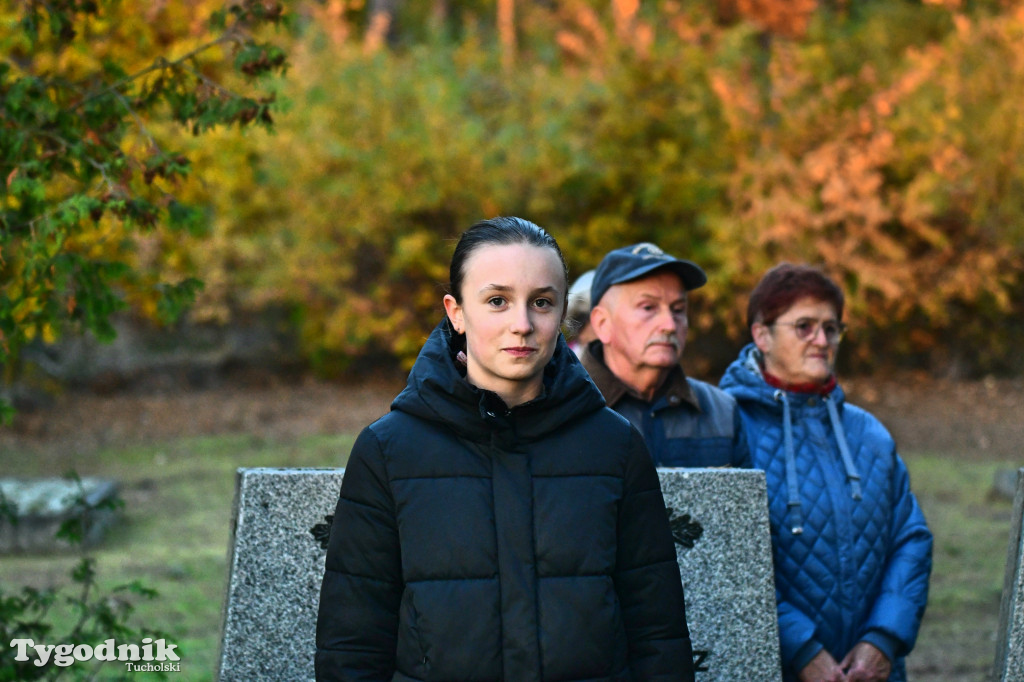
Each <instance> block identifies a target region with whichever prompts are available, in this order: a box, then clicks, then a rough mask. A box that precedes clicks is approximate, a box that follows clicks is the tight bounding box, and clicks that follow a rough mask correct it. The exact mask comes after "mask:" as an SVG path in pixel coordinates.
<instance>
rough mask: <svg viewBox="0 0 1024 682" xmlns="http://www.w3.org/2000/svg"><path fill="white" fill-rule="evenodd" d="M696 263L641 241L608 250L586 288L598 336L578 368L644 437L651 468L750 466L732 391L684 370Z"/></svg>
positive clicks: (699, 278)
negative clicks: (689, 299) (689, 309)
mask: <svg viewBox="0 0 1024 682" xmlns="http://www.w3.org/2000/svg"><path fill="white" fill-rule="evenodd" d="M706 282H707V276H706V275H705V274H704V271H703V270H701V269H700V267H698V266H697V265H696V264H694V263H691V262H690V261H687V260H682V259H679V258H675V257H673V256H670V255H668V254H666V253H665V252H664V251H662V250H661V249H659V248H658V247H657V246H655V245H654V244H649V243H642V244H634V245H633V246H627V247H625V248H621V249H616V250H614V251H612V252H611V253H609V254H608V255H606V256H605V257H604V260H602V261H601V264H600V265H598V267H597V269H596V271H595V272H594V279H593V282H592V284H591V288H590V300H591V305H592V309H591V311H590V324H591V326H592V328H593V331H594V333H595V334H596V336H597V339H596V340H594V341H592V342H590V343H589V344H588V345H587V347H586V349H585V351H584V353H583V357H582V362H583V366H584V367H585V368H586V369H587V371H588V372H590V376H591V378H593V380H594V383H596V384H597V387H598V388H599V389H600V390H601V393H602V394H604V398H605V400H606V401H607V403H608V405H609V406H610V407H611V408H612V409H614V410H615V411H616V412H618V413H619V414H621V415H622V416H623V417H625V418H626V419H628V420H629V421H630V422H631V423H632V424H633V426H635V427H636V428H637V430H639V431H640V433H641V434H643V437H644V440H645V441H646V442H647V447H648V449H649V450H650V451H651V456H652V457H653V458H654V463H655V465H656V466H661V467H724V466H734V467H749V466H750V451H749V449H748V447H747V441H746V437H745V435H744V433H743V429H742V427H741V421H740V417H739V413H738V412H737V410H736V401H735V400H734V399H733V398H732V396H729V395H727V394H726V393H725V392H723V391H721V390H719V389H718V388H717V387H715V386H712V385H710V384H708V383H705V382H703V381H698V380H696V379H691V378H688V377H687V376H686V374H685V373H684V372H683V368H682V366H681V365H680V359H681V358H682V355H683V349H684V348H685V346H686V334H687V330H688V328H689V320H688V317H687V303H688V296H689V294H688V292H689V291H691V290H693V289H696V288H698V287H701V286H703V285H704V284H705V283H706Z"/></svg>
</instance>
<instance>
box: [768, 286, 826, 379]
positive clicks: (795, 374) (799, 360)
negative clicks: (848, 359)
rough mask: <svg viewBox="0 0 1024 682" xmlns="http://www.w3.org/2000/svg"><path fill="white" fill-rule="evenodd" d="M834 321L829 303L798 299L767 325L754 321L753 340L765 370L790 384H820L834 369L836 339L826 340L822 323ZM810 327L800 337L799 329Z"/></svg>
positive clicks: (812, 299) (804, 329)
mask: <svg viewBox="0 0 1024 682" xmlns="http://www.w3.org/2000/svg"><path fill="white" fill-rule="evenodd" d="M828 323H831V325H836V326H837V325H838V324H839V320H838V319H837V318H836V311H835V308H834V307H833V306H832V304H831V303H826V302H825V301H820V300H818V299H816V298H801V299H798V300H797V301H796V302H795V303H794V304H793V305H792V306H790V308H789V310H787V311H786V312H784V313H782V314H781V315H779V317H778V319H776V320H775V321H774V322H773V323H771V324H770V325H765V324H761V323H759V322H758V323H755V324H754V325H753V327H752V329H751V331H752V332H753V336H754V343H756V344H757V347H758V348H759V349H760V350H761V353H762V354H763V356H764V368H765V370H766V371H767V372H768V373H769V374H772V375H774V376H776V377H777V378H779V379H781V380H782V381H784V382H786V383H790V384H805V383H810V384H824V383H825V382H826V381H828V378H829V377H830V376H832V373H833V371H835V364H836V352H837V351H838V350H839V339H838V338H833V339H832V340H829V338H827V335H826V333H825V330H824V329H823V325H825V324H828ZM808 328H810V329H813V331H812V332H811V333H810V335H809V336H807V338H804V339H801V338H800V335H801V330H803V331H806V330H807V329H808Z"/></svg>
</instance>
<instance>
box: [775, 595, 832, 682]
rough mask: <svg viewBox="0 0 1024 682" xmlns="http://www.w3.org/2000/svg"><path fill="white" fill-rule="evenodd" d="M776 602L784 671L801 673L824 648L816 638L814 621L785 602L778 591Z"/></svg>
mask: <svg viewBox="0 0 1024 682" xmlns="http://www.w3.org/2000/svg"><path fill="white" fill-rule="evenodd" d="M775 601H776V604H777V611H778V614H779V650H780V655H781V657H782V668H783V670H788V671H791V672H792V673H793V674H796V673H799V672H800V671H801V670H803V668H804V666H806V665H807V664H808V663H810V662H811V659H812V658H814V657H815V656H816V655H817V654H818V652H819V651H821V650H822V649H823V648H824V646H822V644H821V643H820V642H818V641H817V640H816V639H815V638H814V634H815V626H814V621H813V620H811V619H810V618H808V617H807V615H805V614H804V613H803V611H801V610H800V609H798V608H796V607H795V606H794V605H793V604H791V603H790V602H788V601H785V600H784V599H783V598H782V595H781V594H780V593H779V591H778V590H776V591H775Z"/></svg>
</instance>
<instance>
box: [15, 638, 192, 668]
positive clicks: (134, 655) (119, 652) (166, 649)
mask: <svg viewBox="0 0 1024 682" xmlns="http://www.w3.org/2000/svg"><path fill="white" fill-rule="evenodd" d="M11 648H12V649H16V650H17V655H15V657H14V660H16V661H28V660H31V657H30V655H29V652H30V651H32V652H34V653H35V659H36V660H35V661H34V664H35V665H37V666H39V667H42V666H44V665H46V664H47V663H52V664H53V665H56V666H59V667H62V668H63V667H66V666H69V665H71V664H72V663H84V662H85V661H92V660H97V661H118V662H120V663H123V664H124V665H125V666H126V667H127V669H128V671H129V672H142V671H146V672H158V671H159V672H179V671H180V670H181V664H180V663H175V661H178V660H181V659H179V658H178V654H176V653H174V650H175V649H177V648H178V645H177V644H168V643H167V642H166V641H165V640H163V639H157V640H154V639H152V638H151V637H144V638H143V640H142V643H141V644H117V643H116V642H114V640H113V639H107V640H104V641H103V643H102V644H98V645H96V646H95V647H93V646H90V645H88V644H36V643H35V641H34V640H31V639H12V640H11Z"/></svg>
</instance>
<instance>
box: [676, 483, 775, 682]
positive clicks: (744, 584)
mask: <svg viewBox="0 0 1024 682" xmlns="http://www.w3.org/2000/svg"><path fill="white" fill-rule="evenodd" d="M658 474H659V476H660V478H661V490H662V494H663V495H664V497H665V506H666V507H668V508H670V509H672V514H671V517H673V518H676V519H680V521H677V522H676V523H675V524H674V527H675V528H678V527H680V526H682V525H684V524H683V523H682V522H681V518H682V516H683V515H686V514H688V515H689V516H690V519H689V522H690V524H692V523H697V524H699V525H700V527H701V528H702V531H703V532H702V533H701V535H700V537H699V538H698V539H697V540H696V541H694V543H693V547H692V548H687V547H685V546H684V545H681V544H680V543H679V542H678V540H677V542H676V556H677V558H678V560H679V572H680V574H681V575H682V579H683V588H684V590H685V594H686V619H687V622H688V624H689V626H690V639H691V641H692V642H693V648H694V651H695V652H704V654H705V656H704V660H703V661H701V665H700V669H698V672H697V680H698V682H700V681H701V680H704V681H706V682H711V681H712V680H713V681H714V682H761V681H764V682H767V681H769V680H772V681H778V680H780V679H782V674H781V672H780V669H781V663H780V658H779V627H778V621H777V619H776V613H775V581H774V576H773V568H772V554H771V533H770V530H769V527H768V498H767V492H766V487H765V479H764V473H763V472H761V471H750V470H738V469H659V470H658ZM686 525H689V524H686ZM700 658H701V656H700V655H699V653H698V654H696V660H698V661H700Z"/></svg>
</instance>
